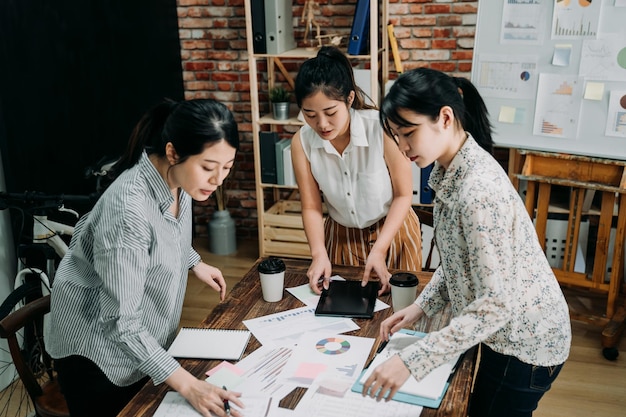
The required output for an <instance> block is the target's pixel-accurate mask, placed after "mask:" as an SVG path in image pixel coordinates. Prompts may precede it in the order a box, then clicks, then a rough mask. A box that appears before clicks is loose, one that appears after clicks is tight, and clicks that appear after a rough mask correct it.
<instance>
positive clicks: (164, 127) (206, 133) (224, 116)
mask: <svg viewBox="0 0 626 417" xmlns="http://www.w3.org/2000/svg"><path fill="white" fill-rule="evenodd" d="M221 140H225V141H226V142H227V143H228V144H229V145H230V146H232V147H233V148H235V149H237V150H238V149H239V132H238V130H237V122H235V118H234V117H233V114H232V113H231V111H230V110H229V109H228V107H226V106H225V105H224V104H222V103H220V102H218V101H215V100H212V99H195V100H188V101H181V102H176V101H174V100H170V99H165V100H164V101H162V102H161V103H159V104H157V105H156V106H154V107H153V108H152V109H150V110H149V111H148V112H147V113H146V114H144V115H143V117H142V118H141V120H139V123H137V125H136V126H135V128H134V129H133V132H132V134H131V136H130V139H129V141H128V145H127V148H126V151H125V152H124V154H123V155H122V156H121V158H120V159H119V160H118V161H117V162H116V164H115V165H114V166H113V168H112V170H111V179H113V178H115V177H117V176H118V175H119V174H121V173H122V172H123V171H124V170H126V169H128V168H130V167H132V166H133V165H135V164H136V163H137V162H138V161H139V157H140V156H141V153H142V152H143V151H144V150H145V151H146V153H148V155H152V154H156V155H158V156H165V146H166V145H167V143H168V142H171V143H172V145H174V149H175V150H176V154H177V155H178V157H179V159H178V161H177V163H182V162H184V161H185V160H186V159H187V158H189V157H190V156H192V155H198V154H200V153H202V152H203V151H204V148H205V146H206V145H211V144H214V143H217V142H219V141H221Z"/></svg>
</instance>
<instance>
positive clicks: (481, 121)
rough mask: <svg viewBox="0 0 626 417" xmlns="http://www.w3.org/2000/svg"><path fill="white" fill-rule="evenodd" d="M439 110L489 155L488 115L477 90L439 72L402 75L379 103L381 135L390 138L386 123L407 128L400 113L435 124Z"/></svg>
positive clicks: (489, 129) (490, 140)
mask: <svg viewBox="0 0 626 417" xmlns="http://www.w3.org/2000/svg"><path fill="white" fill-rule="evenodd" d="M443 106H449V107H450V108H452V111H453V112H454V116H455V117H456V119H457V120H458V121H459V123H460V124H461V126H460V127H461V128H462V129H464V130H466V131H468V132H470V133H471V134H472V136H473V137H474V139H475V140H476V142H477V143H478V144H479V145H480V146H481V147H482V148H483V149H485V150H486V151H487V152H489V153H491V154H492V153H493V139H492V138H491V133H492V128H491V123H490V122H489V112H488V111H487V106H485V102H484V101H483V99H482V97H481V96H480V94H479V93H478V90H476V87H474V85H473V84H472V83H471V82H470V81H469V80H467V79H465V78H461V77H451V76H449V75H447V74H444V73H443V72H441V71H437V70H433V69H430V68H415V69H413V70H410V71H407V72H404V73H402V74H401V75H400V76H399V77H398V79H397V80H396V81H395V83H394V84H393V85H392V86H391V89H390V90H389V93H388V94H387V95H386V96H385V99H384V100H383V104H382V106H381V110H380V122H381V124H382V126H383V129H384V130H385V132H386V133H387V134H388V135H390V136H391V137H393V133H392V132H391V129H390V127H389V121H391V122H393V123H394V124H397V125H399V126H410V125H411V123H409V122H408V121H407V120H405V119H404V118H402V117H401V116H400V115H399V114H398V111H399V110H400V109H406V110H410V111H413V112H415V113H418V114H421V115H425V116H429V117H430V118H431V119H432V120H433V121H435V120H437V118H438V117H439V111H440V110H441V108H442V107H443Z"/></svg>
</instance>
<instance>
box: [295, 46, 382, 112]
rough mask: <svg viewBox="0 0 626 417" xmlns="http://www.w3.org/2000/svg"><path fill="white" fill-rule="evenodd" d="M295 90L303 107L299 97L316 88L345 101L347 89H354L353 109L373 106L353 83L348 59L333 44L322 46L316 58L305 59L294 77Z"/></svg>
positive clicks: (297, 100) (332, 97)
mask: <svg viewBox="0 0 626 417" xmlns="http://www.w3.org/2000/svg"><path fill="white" fill-rule="evenodd" d="M294 90H295V93H296V102H297V103H298V107H302V100H304V99H305V98H306V97H309V96H310V95H311V94H314V93H316V92H318V91H321V92H322V93H324V95H326V96H327V97H330V98H331V99H333V100H338V101H343V102H344V103H346V104H348V97H349V96H350V92H351V91H354V93H355V96H354V101H353V102H352V108H354V109H356V110H360V109H375V108H376V107H375V106H373V105H371V104H367V102H366V101H365V98H366V97H367V95H366V94H365V93H364V92H363V90H362V89H361V88H360V87H359V86H357V85H356V81H355V80H354V72H353V71H352V64H350V60H349V59H348V57H347V56H346V55H345V54H344V53H343V52H341V51H340V50H339V48H337V47H335V46H322V47H321V48H320V50H319V51H318V53H317V56H316V57H315V58H310V59H307V60H306V61H304V63H303V64H302V66H301V67H300V70H299V71H298V75H297V76H296V82H295V88H294Z"/></svg>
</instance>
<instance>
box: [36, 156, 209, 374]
mask: <svg viewBox="0 0 626 417" xmlns="http://www.w3.org/2000/svg"><path fill="white" fill-rule="evenodd" d="M173 202H174V199H173V196H172V194H171V192H170V189H169V187H168V185H167V184H166V183H165V181H164V180H163V178H162V177H161V176H160V175H159V173H158V172H157V170H156V168H155V167H154V166H153V165H152V163H151V162H150V160H149V159H148V157H147V155H146V154H145V153H144V154H143V155H142V156H141V158H140V160H139V162H138V163H137V164H136V165H135V166H134V167H132V168H130V169H128V170H127V171H125V172H124V173H122V174H121V175H120V177H119V178H118V179H117V180H116V181H115V182H114V183H113V184H112V185H111V186H110V187H109V188H108V189H107V191H106V192H105V193H104V194H103V195H102V197H101V198H100V200H99V201H98V202H97V203H96V205H95V206H94V208H93V210H92V211H91V212H90V213H89V214H87V215H85V216H84V217H83V218H81V219H80V220H79V222H78V224H77V225H76V229H75V232H74V236H73V237H72V241H71V244H70V249H69V252H68V253H67V255H66V256H65V257H64V258H63V260H62V261H61V263H60V265H59V269H58V271H57V275H56V278H55V281H54V283H53V287H52V299H51V300H52V301H51V303H52V304H51V314H50V316H51V322H50V325H49V326H47V328H46V335H45V337H46V346H47V348H48V350H49V352H50V354H51V355H52V357H54V358H63V357H66V356H69V355H80V356H84V357H86V358H88V359H90V360H91V361H93V362H94V363H96V364H97V365H98V367H99V368H100V369H102V371H103V372H104V373H105V374H106V376H107V377H108V378H109V379H110V380H111V381H112V382H113V383H114V384H116V385H119V386H127V385H130V384H132V383H134V382H136V381H138V380H139V379H141V378H143V377H144V376H146V375H147V376H150V377H151V378H152V379H153V382H154V383H155V384H159V383H161V382H163V381H164V380H165V379H167V378H168V377H169V376H170V375H171V374H172V373H173V372H174V371H175V370H176V369H177V368H178V367H179V364H178V362H177V361H176V360H175V359H174V358H172V357H171V356H170V355H169V354H168V353H167V352H166V350H165V349H166V348H167V347H168V346H169V345H170V344H171V343H172V340H173V339H174V336H175V334H176V330H177V327H178V324H179V321H180V314H181V309H182V304H183V298H184V295H185V288H186V285H187V272H188V269H189V268H191V267H192V266H194V265H195V264H197V263H198V262H199V260H200V256H199V255H198V253H197V252H196V251H195V250H193V248H192V247H191V237H192V236H191V232H192V230H191V229H192V211H191V208H192V207H191V205H192V204H191V198H190V197H189V195H188V194H186V193H185V192H184V191H182V190H181V191H180V209H179V216H178V218H176V217H174V216H173V215H172V213H171V212H170V211H169V210H168V209H169V207H170V206H171V205H172V203H173Z"/></svg>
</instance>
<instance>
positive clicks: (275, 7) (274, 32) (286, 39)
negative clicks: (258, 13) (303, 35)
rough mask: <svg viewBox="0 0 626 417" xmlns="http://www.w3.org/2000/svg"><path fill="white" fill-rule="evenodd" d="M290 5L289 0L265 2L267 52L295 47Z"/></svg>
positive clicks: (274, 53) (279, 51)
mask: <svg viewBox="0 0 626 417" xmlns="http://www.w3.org/2000/svg"><path fill="white" fill-rule="evenodd" d="M255 1H256V0H255ZM292 7H293V5H292V3H291V0H272V1H266V2H265V7H264V10H265V45H266V48H267V53H268V54H273V55H278V54H281V53H283V52H285V51H289V50H291V49H295V47H296V38H294V36H293V10H292Z"/></svg>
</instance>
